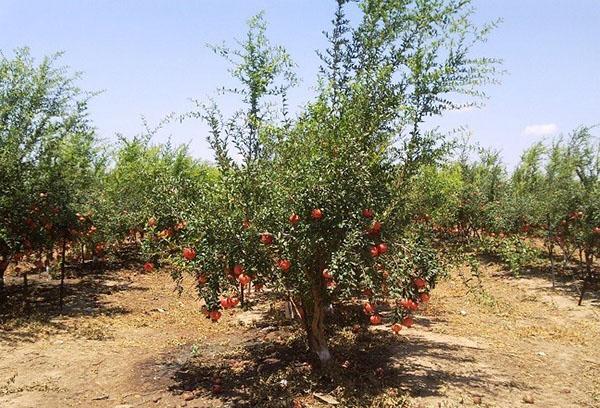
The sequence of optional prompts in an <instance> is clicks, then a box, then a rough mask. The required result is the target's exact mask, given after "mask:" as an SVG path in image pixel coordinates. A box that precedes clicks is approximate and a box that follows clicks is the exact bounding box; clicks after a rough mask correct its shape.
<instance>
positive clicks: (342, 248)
mask: <svg viewBox="0 0 600 408" xmlns="http://www.w3.org/2000/svg"><path fill="white" fill-rule="evenodd" d="M337 3H338V8H337V12H336V15H335V18H334V28H333V31H332V33H331V34H330V35H329V36H328V38H329V40H330V48H329V49H328V50H327V52H326V53H324V54H323V67H322V74H321V76H320V78H319V87H318V96H317V97H316V99H315V100H314V101H313V102H311V103H309V104H308V105H307V106H306V107H304V109H303V110H302V112H301V113H300V114H299V115H298V117H297V118H295V119H291V118H290V117H289V114H287V112H285V109H284V112H285V113H286V114H285V115H283V116H280V117H276V116H274V111H273V110H271V109H269V104H268V103H267V102H273V101H274V100H275V99H276V98H278V97H281V98H282V100H283V101H285V95H286V90H287V89H288V87H289V86H290V85H291V84H292V83H293V82H294V81H293V80H294V77H293V75H292V74H291V73H290V68H291V67H292V64H291V62H290V59H289V57H288V55H287V53H286V52H285V51H284V50H283V49H282V48H281V47H276V46H272V45H271V44H270V43H269V41H268V40H267V39H266V36H265V24H264V22H263V19H262V16H260V15H259V16H257V17H255V18H253V19H251V20H250V30H249V33H248V35H247V37H246V39H245V40H244V41H240V42H239V43H240V45H241V49H239V50H229V49H226V48H217V51H218V52H219V53H220V54H222V55H224V56H226V57H228V58H229V59H230V60H231V61H232V62H233V63H234V67H233V69H232V73H233V75H234V77H235V78H237V79H238V80H239V81H240V82H241V83H242V85H243V88H242V90H241V96H242V101H243V102H245V103H246V104H247V108H246V109H243V110H240V111H238V112H237V113H236V114H235V115H234V116H233V118H232V119H230V120H227V121H225V120H223V119H222V116H221V115H220V113H219V111H218V110H217V108H216V107H215V106H211V107H209V108H208V109H206V110H203V111H201V112H198V113H196V114H195V116H198V117H202V118H204V119H205V120H207V121H208V123H209V125H210V126H211V135H210V137H209V141H210V144H211V146H212V147H213V150H214V151H215V156H216V161H217V164H218V167H219V170H220V172H221V176H222V177H221V179H220V181H219V183H217V184H216V185H215V186H214V188H213V190H212V192H211V193H210V197H211V200H212V204H213V206H212V207H211V208H212V211H210V212H209V213H207V212H206V211H204V213H201V214H196V216H195V217H194V219H192V220H190V222H189V225H190V226H191V227H192V228H190V230H189V231H188V235H187V242H185V243H183V245H185V248H182V249H183V251H182V252H181V253H182V255H183V257H181V256H179V260H178V261H176V263H178V264H179V265H181V268H182V269H187V270H189V271H192V272H193V273H195V274H196V277H197V279H198V289H199V292H200V294H201V296H202V297H203V298H204V299H205V302H206V304H207V314H208V316H209V317H210V318H211V319H213V320H215V321H216V320H218V319H219V318H220V316H221V312H220V311H219V310H220V309H221V308H227V307H229V306H231V305H232V303H231V302H229V300H227V298H225V299H222V301H220V296H221V295H222V294H225V296H227V295H229V296H232V293H235V290H236V287H237V286H236V285H237V284H238V283H239V284H241V286H242V287H244V286H245V285H247V284H248V283H249V282H250V281H253V282H255V283H259V284H262V283H266V284H268V285H269V286H270V287H271V288H272V289H273V290H274V292H275V293H280V294H281V295H282V296H285V297H287V298H289V299H291V301H292V302H293V304H294V305H295V306H296V308H297V310H298V312H299V315H300V316H301V318H302V321H303V324H304V327H305V329H306V332H307V338H308V344H309V346H310V348H311V350H312V351H314V352H315V353H316V354H317V355H318V357H319V359H320V361H321V362H322V363H323V364H326V363H327V362H328V361H329V359H330V357H331V355H330V352H329V349H328V346H327V340H326V332H325V327H326V322H325V310H326V308H327V307H328V306H329V305H330V304H332V303H336V302H342V301H345V300H348V299H350V298H351V297H355V296H366V297H368V300H369V302H368V303H367V304H366V305H365V312H366V313H367V314H369V315H370V316H369V319H370V321H371V323H372V324H379V323H381V316H380V314H379V313H378V311H377V310H376V301H383V300H384V299H385V300H389V299H392V300H393V302H392V303H393V304H394V305H395V306H396V309H395V312H394V313H393V315H392V316H391V319H392V320H393V321H396V322H397V323H400V322H404V324H405V325H408V326H410V325H411V324H412V320H411V319H410V316H409V315H410V313H411V311H412V310H414V309H415V308H416V306H417V304H418V302H419V301H426V300H427V299H428V296H429V295H428V291H429V289H430V288H431V287H433V285H434V284H435V277H436V275H437V274H438V273H440V267H439V264H438V262H437V261H438V259H437V254H436V252H435V251H434V250H433V249H432V248H431V246H430V242H429V239H428V233H427V227H426V226H424V225H416V226H414V225H411V222H410V221H411V214H410V213H409V212H408V207H409V206H408V202H407V201H408V198H407V196H406V195H407V194H406V193H407V192H408V189H409V186H410V183H411V182H412V180H413V179H414V176H415V175H416V174H417V173H418V172H419V169H420V168H421V167H422V166H423V165H424V164H430V163H434V162H435V161H436V160H437V159H438V158H439V157H440V156H441V154H442V152H443V147H444V144H443V142H440V137H441V135H439V134H437V133H435V132H433V131H425V130H424V129H423V122H424V121H425V119H426V118H427V117H429V116H432V115H439V114H442V113H443V112H444V111H446V110H449V109H454V108H457V107H459V106H460V105H459V104H457V103H455V102H454V101H453V95H455V94H457V93H463V94H467V95H472V96H480V94H479V91H478V90H479V87H480V85H481V84H482V83H484V82H486V81H488V80H491V79H492V74H493V71H494V64H495V62H496V61H494V60H491V59H485V58H474V57H472V55H471V53H472V47H473V46H474V45H475V44H476V43H478V42H480V41H481V40H483V38H484V37H485V34H486V33H487V31H488V29H489V27H488V26H486V27H483V28H478V27H475V26H474V25H473V24H472V23H471V21H470V16H471V14H472V12H473V10H472V8H471V5H470V2H468V1H454V0H450V1H446V0H436V1H427V2H424V1H413V0H396V1H381V0H364V1H361V2H359V3H358V7H359V9H360V11H361V13H362V17H361V19H360V21H359V22H358V24H357V25H356V26H354V25H352V24H351V23H350V22H349V20H348V19H346V18H345V11H346V8H347V7H350V6H351V3H349V2H347V1H344V0H339V1H338V2H337ZM284 107H285V103H284ZM232 148H234V149H235V150H237V152H238V153H239V155H238V156H231V153H230V151H231V149H232ZM234 303H235V302H234ZM394 327H395V328H396V329H398V327H400V326H399V325H398V324H397V325H395V326H394Z"/></svg>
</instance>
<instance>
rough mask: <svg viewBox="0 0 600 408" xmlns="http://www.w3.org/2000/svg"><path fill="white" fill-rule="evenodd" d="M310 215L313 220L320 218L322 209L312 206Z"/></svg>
mask: <svg viewBox="0 0 600 408" xmlns="http://www.w3.org/2000/svg"><path fill="white" fill-rule="evenodd" d="M310 217H311V218H312V219H313V220H320V219H321V218H323V210H321V209H320V208H313V210H312V211H311V212H310Z"/></svg>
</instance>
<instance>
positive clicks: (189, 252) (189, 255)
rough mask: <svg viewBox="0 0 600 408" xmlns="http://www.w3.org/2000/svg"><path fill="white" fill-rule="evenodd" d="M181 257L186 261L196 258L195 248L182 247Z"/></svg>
mask: <svg viewBox="0 0 600 408" xmlns="http://www.w3.org/2000/svg"><path fill="white" fill-rule="evenodd" d="M183 257H184V258H185V259H187V260H188V261H191V260H193V259H194V258H196V250H195V249H194V248H184V249H183Z"/></svg>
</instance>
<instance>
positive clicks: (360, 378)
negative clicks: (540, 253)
mask: <svg viewBox="0 0 600 408" xmlns="http://www.w3.org/2000/svg"><path fill="white" fill-rule="evenodd" d="M139 270H140V268H139V267H138V266H135V267H120V266H111V267H106V268H104V267H102V268H101V270H100V271H86V272H85V273H81V276H79V277H73V278H70V279H68V281H67V284H68V289H67V299H66V301H67V302H66V308H65V309H64V312H63V314H59V313H58V311H57V310H56V306H55V304H54V303H49V300H52V302H55V301H54V299H56V294H57V290H58V289H57V282H56V281H54V280H51V279H49V277H44V276H34V277H32V278H31V286H30V290H31V291H32V299H33V301H34V302H36V305H34V306H33V307H32V310H34V312H33V314H31V315H30V316H28V317H26V316H27V314H26V313H25V312H19V313H17V312H15V311H14V310H13V311H11V312H10V313H8V314H6V313H5V314H4V315H2V316H0V318H2V321H1V325H0V355H1V356H2V358H1V359H0V406H1V407H71V406H74V407H120V408H127V407H179V406H187V407H237V406H240V407H292V406H293V407H300V406H304V407H325V406H330V405H331V406H340V407H403V406H404V407H463V406H466V407H468V406H489V407H515V406H529V405H531V404H533V406H539V407H600V347H599V346H600V344H599V342H598V341H599V339H600V299H599V298H598V297H597V296H596V294H594V293H591V294H590V295H588V297H587V298H586V300H585V302H584V305H583V306H581V307H578V306H577V305H576V301H577V297H576V294H575V292H574V287H573V284H572V283H569V282H562V283H560V284H559V285H558V287H557V288H552V285H551V283H550V280H548V279H547V278H546V277H544V276H539V275H538V276H533V275H532V276H524V277H522V278H519V279H515V278H512V277H510V276H508V275H506V274H505V273H503V272H502V271H501V270H500V269H499V268H497V267H495V266H493V265H491V266H488V267H486V268H484V271H483V272H484V273H483V278H482V286H481V287H480V288H479V289H478V290H472V291H470V292H469V293H467V288H466V287H465V285H464V284H463V283H462V280H461V279H460V278H459V277H458V275H457V274H452V276H450V277H449V278H447V279H445V280H443V281H442V282H441V283H440V284H439V285H438V287H437V288H436V289H435V290H434V291H433V293H432V295H433V296H432V300H431V303H430V304H429V305H428V306H427V307H426V308H425V309H424V310H421V311H420V312H419V314H418V316H417V319H416V323H417V324H416V325H415V326H414V327H413V328H411V329H406V328H405V329H403V330H402V332H401V333H400V335H397V336H395V335H393V334H392V333H391V332H390V331H389V329H388V328H387V327H383V326H381V327H367V326H366V325H365V326H363V327H362V328H361V330H360V332H358V333H355V332H353V331H352V330H350V328H349V327H348V326H347V325H346V326H345V325H344V324H342V323H340V324H336V325H334V326H333V327H332V331H333V332H332V341H331V348H332V353H333V355H334V358H335V363H334V364H333V366H332V367H330V369H329V370H327V371H325V372H324V371H322V370H316V369H313V368H312V361H311V358H310V356H309V355H307V353H306V351H305V350H306V349H305V345H304V342H303V338H302V333H301V331H300V330H299V327H298V326H296V325H295V324H293V323H291V322H286V321H283V322H282V321H281V319H282V316H281V305H280V304H276V303H271V302H270V301H269V300H268V299H267V298H265V297H264V295H263V297H260V298H256V299H255V301H256V302H257V305H256V307H255V309H254V310H253V311H246V312H242V311H235V312H231V311H228V312H226V313H225V314H224V317H223V319H221V321H220V322H219V323H218V324H212V323H210V322H209V321H207V320H206V319H205V318H204V316H202V314H201V313H200V312H199V304H198V301H197V300H196V299H195V296H194V294H193V291H192V290H191V288H190V287H189V283H185V285H186V288H185V290H184V293H183V294H182V296H181V297H179V296H177V294H176V293H175V292H174V291H173V286H174V285H173V283H172V281H171V278H170V277H169V276H168V275H167V274H161V273H154V274H140V273H137V272H136V271H139ZM16 283H20V281H18V282H11V281H9V282H8V287H7V289H8V291H9V292H11V291H12V292H13V293H12V295H13V297H14V296H16V295H15V293H16V292H15V291H18V290H20V286H17V285H16ZM12 306H13V309H14V308H16V307H17V306H18V305H14V304H13V305H12ZM352 313H355V312H354V311H352V310H349V311H343V312H342V311H340V316H341V317H339V318H336V321H339V322H343V321H344V319H345V318H347V317H349V315H352ZM356 313H360V312H356ZM277 320H279V322H278V323H279V325H278V326H277V327H276V326H275V323H276V321H277ZM363 320H364V317H363ZM281 323H283V324H281ZM215 383H221V384H222V385H221V386H222V393H220V394H213V393H211V387H212V386H213V384H215ZM336 404H337V405H336Z"/></svg>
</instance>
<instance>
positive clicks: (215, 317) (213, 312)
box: [208, 310, 222, 322]
mask: <svg viewBox="0 0 600 408" xmlns="http://www.w3.org/2000/svg"><path fill="white" fill-rule="evenodd" d="M221 316H222V314H221V312H219V311H218V310H211V311H210V312H209V313H208V317H210V320H212V321H213V322H218V321H219V319H220V318H221Z"/></svg>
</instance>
